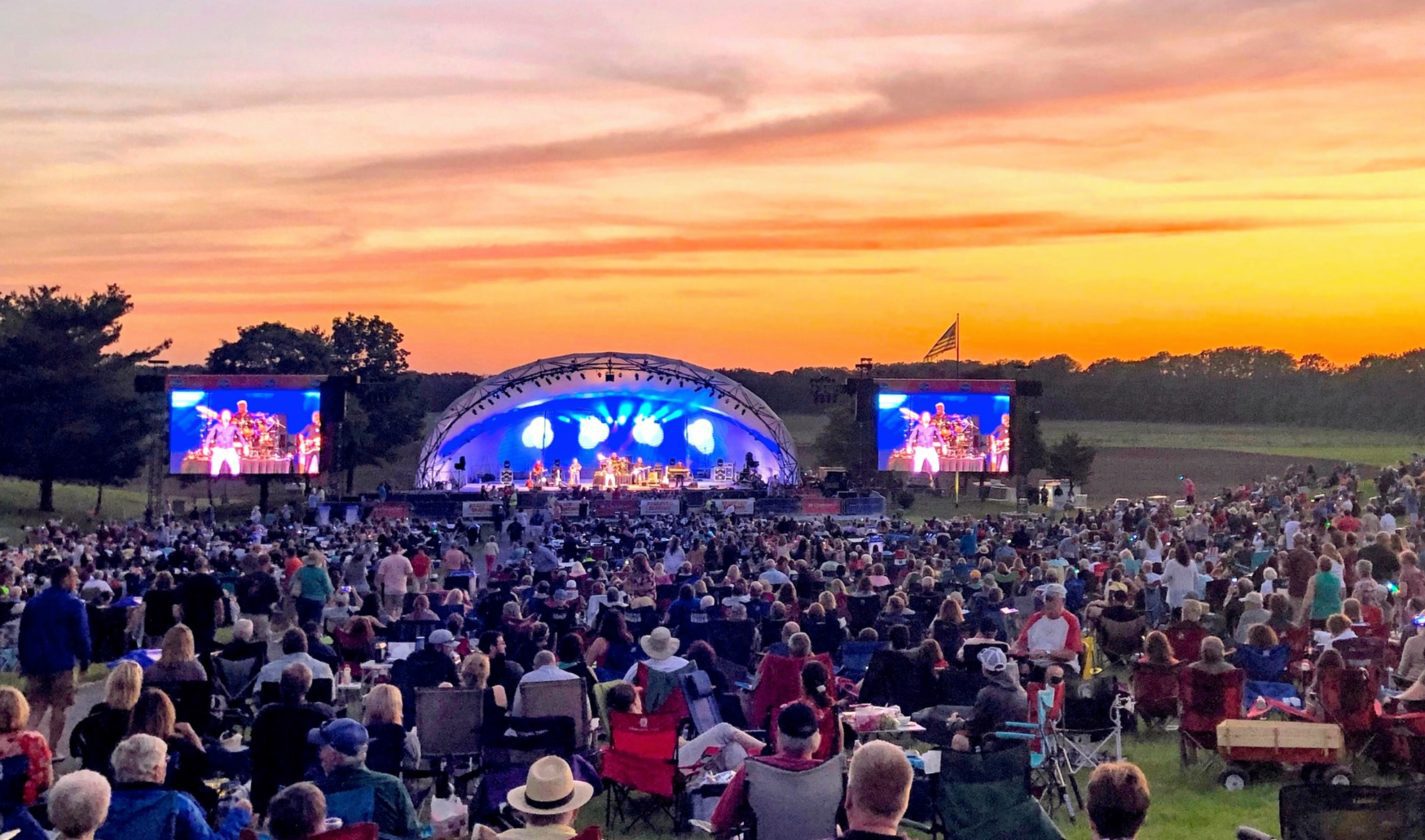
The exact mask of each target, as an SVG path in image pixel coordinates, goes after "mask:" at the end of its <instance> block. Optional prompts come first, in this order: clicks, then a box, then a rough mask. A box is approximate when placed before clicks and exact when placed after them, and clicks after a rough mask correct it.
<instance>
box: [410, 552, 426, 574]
mask: <svg viewBox="0 0 1425 840" xmlns="http://www.w3.org/2000/svg"><path fill="white" fill-rule="evenodd" d="M411 571H412V572H414V573H415V575H416V577H418V578H421V579H424V578H425V577H426V576H428V575H429V574H430V558H429V557H427V556H426V553H425V552H424V551H417V552H416V553H415V556H414V557H412V558H411Z"/></svg>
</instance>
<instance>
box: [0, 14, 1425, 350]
mask: <svg viewBox="0 0 1425 840" xmlns="http://www.w3.org/2000/svg"><path fill="white" fill-rule="evenodd" d="M1423 36H1425V4H1420V3H1417V2H1410V1H1408V0H1155V2H1153V3H1143V2H1139V0H1117V1H1116V2H1103V1H1102V0H1099V1H1097V2H1091V1H1090V0H1052V2H1051V1H1050V0H1015V2H1005V3H996V4H985V3H981V2H974V0H895V2H889V3H887V2H882V0H846V1H845V2H836V3H825V2H821V3H815V4H814V3H809V2H801V1H800V0H794V1H793V2H785V3H778V4H766V3H762V2H752V1H751V0H729V2H725V3H719V4H715V5H712V6H709V5H707V4H701V3H691V2H668V3H657V4H654V3H641V2H630V3H616V2H612V0H597V2H590V3H577V4H576V3H569V2H567V0H528V2H522V3H519V4H509V3H495V2H483V1H482V2H433V3H422V4H419V5H415V4H407V3H399V2H390V3H379V2H378V3H365V4H317V3H274V2H256V3H241V4H228V3H212V4H206V3H205V4H188V5H183V6H178V7H175V6H173V5H172V4H166V3H164V4H160V3H158V2H152V0H149V1H148V2H136V3H125V4H96V3H86V2H79V0H68V1H67V2H55V3H46V4H10V5H9V6H6V7H3V8H0V45H3V46H4V47H5V49H4V50H0V78H3V79H4V81H5V84H4V86H3V87H0V132H3V135H4V136H5V138H6V143H5V155H3V156H0V248H3V250H0V254H3V259H0V291H4V290H11V289H18V288H24V287H26V286H29V285H39V284H54V285H59V286H61V287H63V288H64V289H65V290H67V291H85V290H89V289H93V288H98V287H102V286H103V285H105V284H108V283H118V284H119V285H121V286H123V287H124V288H125V289H126V290H128V291H129V292H130V293H132V294H133V296H134V299H135V304H136V307H135V312H134V314H133V315H132V316H130V318H129V320H128V322H127V326H126V329H125V342H126V343H127V344H131V345H135V346H136V345H140V344H147V343H152V342H155V341H157V340H160V339H162V338H172V339H173V340H174V347H173V350H172V351H171V352H169V353H168V354H166V355H167V358H169V359H170V360H172V361H173V362H176V363H188V362H194V361H199V360H201V359H202V358H203V357H204V356H205V355H206V353H207V352H208V351H209V350H210V349H211V348H212V347H214V346H215V345H216V344H217V343H218V342H219V341H221V340H225V339H231V338H233V337H234V336H235V334H236V330H237V327H238V326H240V325H245V324H252V323H257V322H260V321H264V320H279V321H284V322H286V323H290V324H293V325H294V326H299V327H305V326H310V325H312V324H323V325H325V324H328V323H329V322H330V320H331V318H332V317H333V316H336V315H340V314H342V313H345V312H347V311H349V310H352V311H357V312H362V313H372V314H379V315H382V316H384V317H387V318H389V319H390V320H392V321H393V322H395V323H396V325H397V326H398V327H400V328H401V329H402V330H403V331H404V332H405V334H406V336H407V346H408V347H409V349H410V350H411V362H412V366H413V367H415V368H416V369H418V370H427V371H449V370H469V371H475V372H483V373H489V372H494V371H498V370H501V369H503V368H506V367H509V366H512V365H515V364H519V363H521V362H524V361H528V360H530V359H533V358H536V357H540V356H553V355H558V354H562V353H566V352H577V351H600V350H624V351H635V352H651V353H658V354H662V355H668V356H675V357H680V358H686V359H688V360H690V361H692V362H695V363H698V364H703V365H709V366H715V367H751V368H758V369H778V368H790V367H799V366H804V365H838V366H846V365H850V364H852V363H854V361H855V360H856V358H857V357H859V356H863V355H867V356H872V357H874V358H875V359H876V360H877V361H886V362H889V361H895V360H907V361H909V360H915V359H918V358H919V357H920V355H921V354H922V353H923V352H924V350H925V348H927V347H929V346H930V344H931V343H932V342H933V341H934V340H935V338H936V337H938V336H939V334H940V332H941V331H942V330H943V329H944V327H945V325H946V323H948V322H949V321H950V320H952V319H953V318H954V317H955V314H956V313H957V312H958V313H960V314H961V316H962V319H963V320H962V325H963V337H964V348H963V352H964V355H965V356H966V358H975V359H981V360H989V359H997V358H1027V357H1040V356H1049V355H1055V354H1058V353H1067V354H1069V355H1071V356H1073V357H1074V358H1076V359H1078V360H1079V361H1081V362H1088V361H1092V360H1096V359H1099V358H1104V357H1109V356H1116V357H1120V358H1138V357H1142V356H1146V355H1151V354H1153V353H1155V352H1158V351H1162V350H1167V351H1169V352H1194V351H1196V350H1200V349H1203V348H1208V347H1217V346H1223V345H1262V346H1267V347H1272V348H1280V349H1283V350H1286V351H1287V352H1290V353H1292V354H1294V355H1298V356H1299V355H1305V354H1311V353H1318V354H1321V355H1324V356H1326V357H1327V358H1329V359H1331V360H1332V361H1334V362H1337V363H1349V362H1354V361H1356V360H1357V359H1359V358H1360V357H1362V356H1364V355H1369V354H1374V353H1397V352H1401V351H1404V350H1408V349H1412V348H1414V347H1416V346H1419V345H1421V344H1425V341H1422V339H1421V338H1420V337H1419V334H1418V331H1417V330H1415V329H1413V326H1414V325H1415V324H1417V323H1419V321H1420V320H1421V318H1422V316H1425V277H1422V276H1421V275H1422V268H1425V236H1422V235H1421V233H1422V223H1425V97H1422V96H1420V95H1419V91H1420V90H1422V89H1425V46H1422V45H1425V37H1423Z"/></svg>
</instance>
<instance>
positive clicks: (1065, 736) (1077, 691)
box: [1056, 676, 1133, 771]
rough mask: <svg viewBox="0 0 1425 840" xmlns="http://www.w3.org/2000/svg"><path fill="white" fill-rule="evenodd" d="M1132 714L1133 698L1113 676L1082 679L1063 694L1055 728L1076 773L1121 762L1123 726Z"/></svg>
mask: <svg viewBox="0 0 1425 840" xmlns="http://www.w3.org/2000/svg"><path fill="white" fill-rule="evenodd" d="M1131 714H1133V696H1132V695H1131V694H1129V693H1128V692H1127V691H1124V690H1123V689H1121V688H1120V687H1119V685H1118V680H1117V679H1116V678H1114V677H1112V676H1101V677H1098V678H1096V679H1092V680H1082V681H1080V682H1079V683H1077V684H1075V685H1074V686H1073V688H1072V689H1071V690H1069V691H1066V692H1064V715H1063V719H1062V721H1061V723H1060V725H1059V726H1058V727H1057V733H1056V734H1057V737H1058V738H1059V740H1060V742H1061V744H1062V746H1063V749H1064V753H1065V755H1067V756H1068V759H1069V765H1070V767H1072V768H1073V769H1074V770H1075V771H1078V770H1086V769H1092V768H1094V767H1097V766H1098V765H1099V764H1101V763H1103V762H1105V761H1122V760H1123V724H1124V718H1125V717H1126V716H1127V715H1131Z"/></svg>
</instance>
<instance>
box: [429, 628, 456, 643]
mask: <svg viewBox="0 0 1425 840" xmlns="http://www.w3.org/2000/svg"><path fill="white" fill-rule="evenodd" d="M426 642H427V643H428V644H432V645H453V644H455V636H454V634H452V633H451V632H450V631H449V630H446V629H445V628H443V627H442V628H441V629H439V630H436V631H435V632H433V633H431V634H430V637H429V638H427V639H426Z"/></svg>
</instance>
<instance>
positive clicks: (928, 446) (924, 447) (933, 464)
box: [906, 411, 944, 484]
mask: <svg viewBox="0 0 1425 840" xmlns="http://www.w3.org/2000/svg"><path fill="white" fill-rule="evenodd" d="M943 442H944V439H943V438H941V436H940V429H938V428H936V425H935V421H934V420H932V419H931V416H930V412H928V411H922V412H921V413H920V418H919V420H917V421H916V423H915V425H914V426H912V427H911V429H910V434H909V435H908V438H907V440H906V446H907V447H908V448H909V449H910V452H911V467H910V471H911V472H912V473H918V472H920V471H921V468H922V467H924V468H925V469H926V472H927V473H928V474H929V475H930V481H931V483H932V484H933V483H934V482H935V476H936V475H938V474H939V473H940V452H939V446H940V445H941V444H942V443H943Z"/></svg>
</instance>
